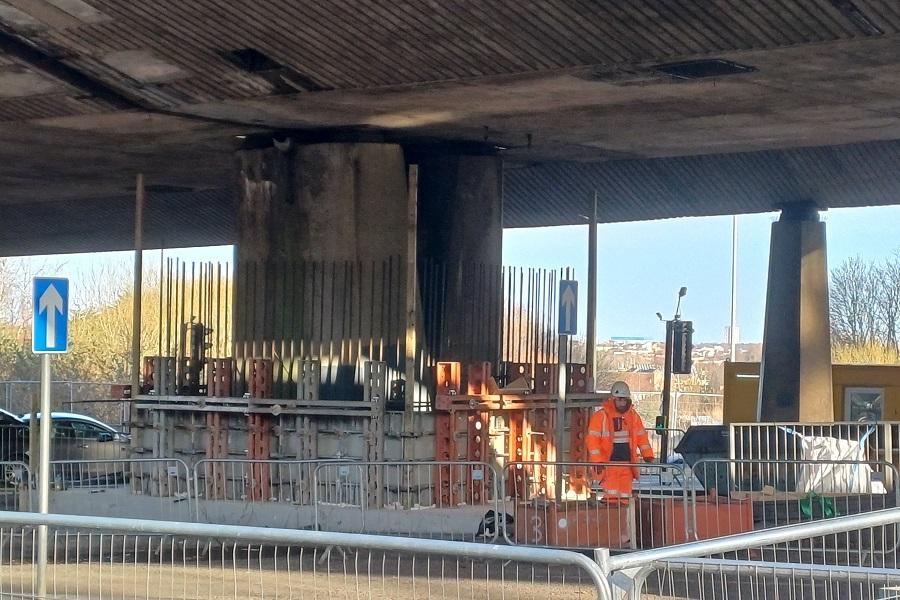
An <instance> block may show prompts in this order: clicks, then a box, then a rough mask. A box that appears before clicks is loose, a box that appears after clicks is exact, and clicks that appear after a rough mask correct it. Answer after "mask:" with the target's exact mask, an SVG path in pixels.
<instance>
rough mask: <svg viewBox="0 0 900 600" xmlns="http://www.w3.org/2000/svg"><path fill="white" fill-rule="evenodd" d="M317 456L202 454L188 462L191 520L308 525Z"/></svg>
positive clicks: (311, 523)
mask: <svg viewBox="0 0 900 600" xmlns="http://www.w3.org/2000/svg"><path fill="white" fill-rule="evenodd" d="M323 462H324V461H320V460H271V459H227V458H221V459H219V458H210V459H202V460H199V461H197V462H196V463H195V464H194V469H193V489H194V490H195V493H196V505H197V520H198V521H200V522H202V523H223V524H229V525H248V526H266V527H276V526H277V527H291V528H296V529H312V528H313V527H314V526H315V511H314V510H313V505H314V504H315V501H314V493H313V472H314V471H315V469H316V467H317V466H318V465H320V464H323Z"/></svg>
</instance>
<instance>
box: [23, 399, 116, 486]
mask: <svg viewBox="0 0 900 600" xmlns="http://www.w3.org/2000/svg"><path fill="white" fill-rule="evenodd" d="M40 417H41V415H40V413H38V415H37V418H38V419H40ZM50 418H51V419H52V421H53V460H54V461H72V462H70V463H65V464H59V465H57V467H56V468H54V479H55V480H58V479H62V480H64V481H65V482H80V483H88V482H95V481H98V482H109V481H124V479H125V474H126V473H127V471H128V469H126V467H127V465H126V464H125V463H123V462H102V461H108V460H121V459H126V458H128V457H129V450H130V448H131V438H130V436H129V435H127V434H125V433H121V432H119V431H116V430H115V429H114V428H113V427H111V426H109V425H107V424H106V423H104V422H103V421H99V420H97V419H95V418H93V417H89V416H87V415H79V414H76V413H64V412H55V413H50ZM19 419H20V421H21V422H22V423H23V424H24V426H25V428H26V430H27V428H28V425H29V423H30V421H31V415H30V414H25V415H22V416H21V417H20V418H19ZM26 439H27V437H26ZM26 447H27V444H26ZM98 461H99V462H98Z"/></svg>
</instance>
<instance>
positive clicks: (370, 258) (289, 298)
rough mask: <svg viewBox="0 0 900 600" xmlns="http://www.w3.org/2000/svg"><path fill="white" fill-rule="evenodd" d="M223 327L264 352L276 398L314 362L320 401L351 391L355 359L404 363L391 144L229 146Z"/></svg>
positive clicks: (399, 203)
mask: <svg viewBox="0 0 900 600" xmlns="http://www.w3.org/2000/svg"><path fill="white" fill-rule="evenodd" d="M238 160H239V163H240V175H239V181H238V185H239V188H238V206H237V214H238V222H237V232H238V242H237V244H236V249H235V263H236V271H235V295H234V304H233V324H234V325H233V332H234V341H235V358H236V359H237V361H238V386H239V387H245V386H244V382H246V381H247V378H248V377H249V367H247V368H245V367H244V366H243V365H244V364H245V361H244V360H243V359H248V358H271V359H273V361H274V367H275V373H274V382H273V385H274V387H275V390H274V391H273V393H277V394H291V390H293V389H295V388H296V386H297V382H298V380H299V379H298V378H299V368H300V367H299V361H300V360H303V359H318V360H320V361H321V366H322V375H321V376H322V381H323V384H324V385H323V388H322V393H323V397H324V399H353V398H355V397H358V396H360V395H361V394H362V387H363V381H362V379H363V368H364V362H365V361H366V360H378V361H385V362H387V363H388V366H389V369H390V373H389V378H390V379H394V378H398V377H399V373H400V372H401V371H402V369H403V364H402V356H403V353H402V344H403V337H404V336H403V318H404V308H403V298H404V294H405V276H404V275H405V274H404V269H405V267H406V262H407V261H406V253H407V240H406V237H407V236H406V228H407V223H406V219H407V191H406V187H407V178H406V161H405V158H404V153H403V149H402V148H401V147H400V146H397V145H393V144H313V145H301V146H297V147H294V148H289V149H288V150H287V151H282V150H279V149H276V148H265V149H258V150H246V151H242V152H240V153H239V154H238Z"/></svg>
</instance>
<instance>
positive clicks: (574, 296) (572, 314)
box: [559, 279, 578, 335]
mask: <svg viewBox="0 0 900 600" xmlns="http://www.w3.org/2000/svg"><path fill="white" fill-rule="evenodd" d="M576 333H578V282H577V281H575V280H574V279H563V280H561V281H560V282H559V335H575V334H576Z"/></svg>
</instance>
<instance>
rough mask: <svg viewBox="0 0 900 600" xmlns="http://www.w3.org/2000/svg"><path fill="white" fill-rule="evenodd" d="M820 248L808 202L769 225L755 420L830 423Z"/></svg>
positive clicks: (824, 267) (819, 228)
mask: <svg viewBox="0 0 900 600" xmlns="http://www.w3.org/2000/svg"><path fill="white" fill-rule="evenodd" d="M825 249H826V243H825V223H823V222H821V221H820V220H819V214H818V210H817V209H816V207H815V205H813V204H810V203H802V204H801V203H797V204H793V205H789V206H787V207H785V208H784V209H783V210H782V213H781V218H780V219H779V220H778V221H777V222H776V223H773V224H772V240H771V246H770V250H769V282H768V291H767V294H766V317H765V332H764V334H763V355H762V364H761V367H760V382H759V404H758V417H759V419H760V420H761V421H801V422H830V421H833V420H834V405H833V403H832V397H831V396H832V388H831V332H830V324H829V311H828V264H827V261H826V252H825Z"/></svg>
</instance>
